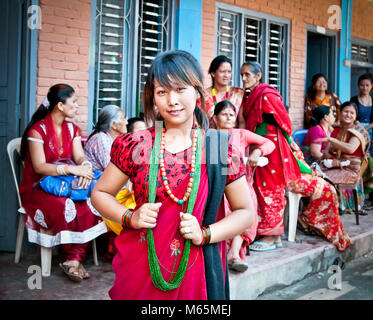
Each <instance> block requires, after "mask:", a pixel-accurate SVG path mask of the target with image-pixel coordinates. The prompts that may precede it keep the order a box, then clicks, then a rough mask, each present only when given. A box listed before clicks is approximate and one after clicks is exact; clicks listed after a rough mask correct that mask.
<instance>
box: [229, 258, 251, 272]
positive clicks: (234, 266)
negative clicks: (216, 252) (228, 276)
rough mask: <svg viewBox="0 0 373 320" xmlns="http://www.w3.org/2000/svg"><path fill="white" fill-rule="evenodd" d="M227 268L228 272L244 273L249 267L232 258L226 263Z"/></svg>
mask: <svg viewBox="0 0 373 320" xmlns="http://www.w3.org/2000/svg"><path fill="white" fill-rule="evenodd" d="M228 267H229V269H230V270H234V271H238V272H244V271H246V270H247V268H248V267H249V266H248V265H247V263H246V262H244V261H242V260H241V259H239V258H233V259H232V260H231V261H230V262H228Z"/></svg>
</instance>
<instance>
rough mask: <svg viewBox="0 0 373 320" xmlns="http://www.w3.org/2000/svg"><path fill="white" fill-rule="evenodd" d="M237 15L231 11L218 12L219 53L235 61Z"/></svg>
mask: <svg viewBox="0 0 373 320" xmlns="http://www.w3.org/2000/svg"><path fill="white" fill-rule="evenodd" d="M235 29H236V16H235V15H234V14H231V13H229V12H224V11H219V14H218V55H224V56H227V57H228V58H230V59H231V60H232V61H233V52H234V41H235Z"/></svg>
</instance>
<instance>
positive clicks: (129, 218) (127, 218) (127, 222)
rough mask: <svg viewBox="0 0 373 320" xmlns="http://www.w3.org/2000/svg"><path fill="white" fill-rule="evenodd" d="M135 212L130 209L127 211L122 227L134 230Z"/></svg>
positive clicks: (123, 216) (123, 217)
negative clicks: (133, 218)
mask: <svg viewBox="0 0 373 320" xmlns="http://www.w3.org/2000/svg"><path fill="white" fill-rule="evenodd" d="M133 214H134V212H133V211H131V210H130V209H127V210H126V211H125V212H124V213H123V215H122V219H121V220H122V226H124V227H127V228H131V229H134V228H133V226H132V216H133Z"/></svg>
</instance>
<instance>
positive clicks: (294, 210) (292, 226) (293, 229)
mask: <svg viewBox="0 0 373 320" xmlns="http://www.w3.org/2000/svg"><path fill="white" fill-rule="evenodd" d="M285 196H286V197H287V198H288V201H287V204H286V209H287V210H288V215H289V220H288V221H289V225H288V241H290V242H294V241H295V236H296V233H297V221H298V213H299V202H300V199H301V198H302V197H303V196H302V195H301V194H299V193H294V192H290V191H286V194H285Z"/></svg>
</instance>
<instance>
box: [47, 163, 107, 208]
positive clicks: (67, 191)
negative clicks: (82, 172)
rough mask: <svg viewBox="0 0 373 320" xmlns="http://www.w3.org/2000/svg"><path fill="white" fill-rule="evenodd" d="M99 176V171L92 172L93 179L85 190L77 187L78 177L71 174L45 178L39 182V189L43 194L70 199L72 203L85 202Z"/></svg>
mask: <svg viewBox="0 0 373 320" xmlns="http://www.w3.org/2000/svg"><path fill="white" fill-rule="evenodd" d="M101 174H102V172H101V171H100V170H96V171H93V179H92V181H91V183H90V184H89V186H88V187H87V188H85V189H83V188H82V187H79V186H78V181H79V177H76V176H73V175H71V174H70V175H67V176H46V177H44V178H42V179H41V180H40V187H41V188H42V189H43V191H44V192H46V193H49V194H52V195H55V196H57V197H65V198H70V199H71V200H74V201H81V200H87V199H88V198H89V197H90V196H91V193H92V190H93V187H94V186H95V184H96V182H97V180H98V179H99V178H100V177H101Z"/></svg>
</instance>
